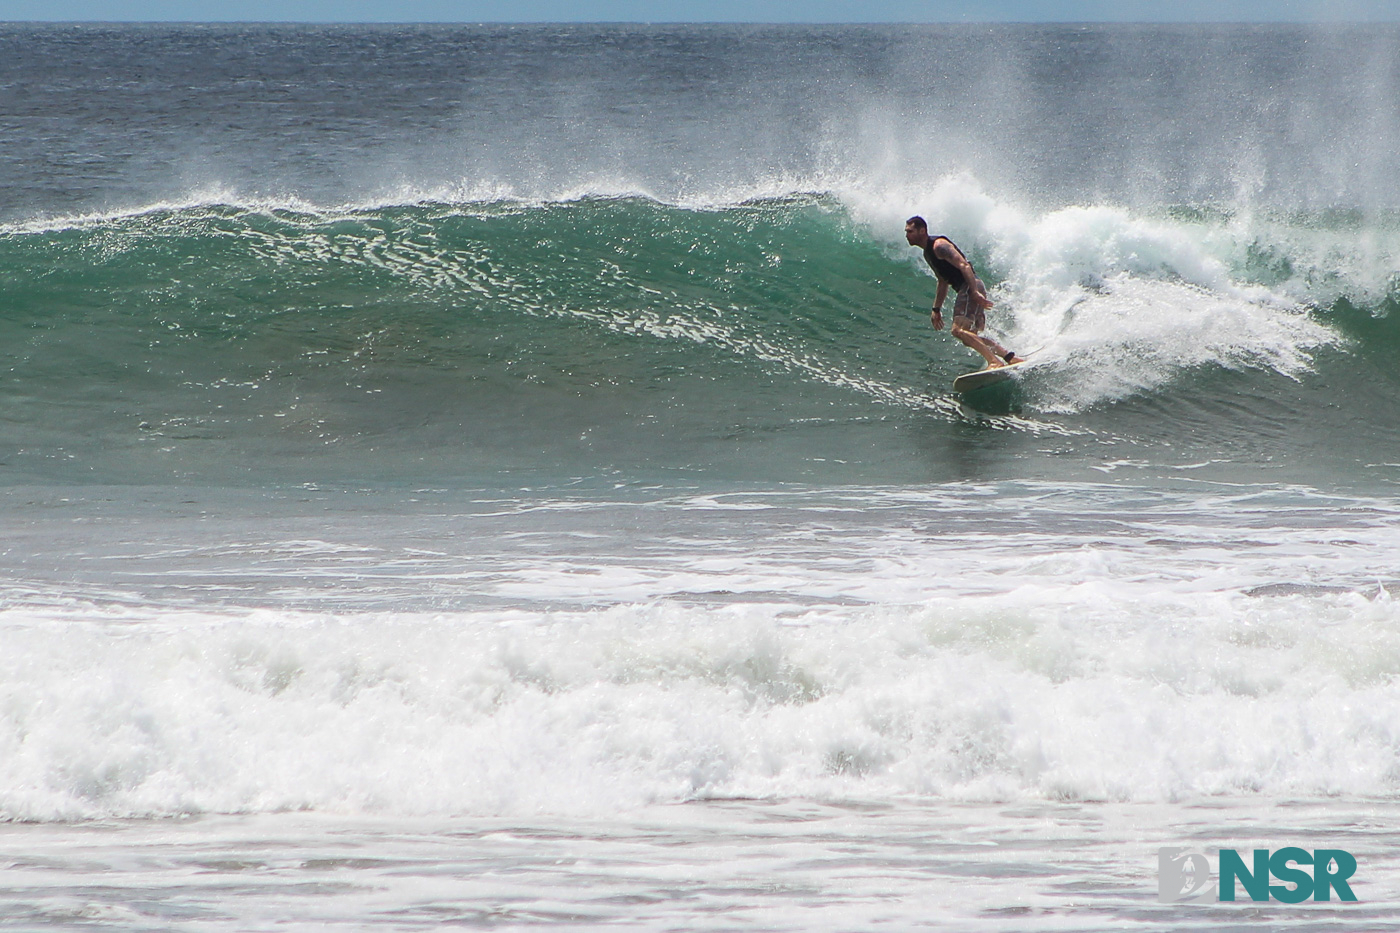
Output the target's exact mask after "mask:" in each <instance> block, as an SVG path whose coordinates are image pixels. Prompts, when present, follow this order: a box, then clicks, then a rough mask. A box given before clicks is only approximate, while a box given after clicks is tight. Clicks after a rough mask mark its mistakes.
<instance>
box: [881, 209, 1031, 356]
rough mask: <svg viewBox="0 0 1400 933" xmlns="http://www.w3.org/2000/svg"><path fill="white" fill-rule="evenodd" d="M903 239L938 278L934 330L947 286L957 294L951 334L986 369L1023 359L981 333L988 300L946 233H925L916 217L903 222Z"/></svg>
mask: <svg viewBox="0 0 1400 933" xmlns="http://www.w3.org/2000/svg"><path fill="white" fill-rule="evenodd" d="M904 238H905V239H906V240H908V241H909V245H910V246H917V247H919V248H920V249H922V250H923V251H924V259H925V261H927V262H928V264H929V267H930V268H931V269H933V274H934V275H936V276H937V277H938V294H937V295H936V296H935V297H934V299H933V317H932V321H933V327H934V329H935V330H942V329H943V299H944V298H946V297H947V296H948V286H949V285H951V286H953V291H955V292H957V294H958V297H957V299H956V300H955V301H954V302H953V330H952V333H953V336H954V337H956V338H958V339H959V340H961V341H962V342H963V343H964V344H965V345H966V346H968V347H971V348H972V349H973V350H976V351H977V352H978V353H980V354H982V358H983V359H985V360H986V361H987V368H988V369H995V368H997V367H999V366H1005V365H1006V364H1007V363H1022V362H1025V361H1024V360H1022V359H1021V358H1020V357H1019V356H1017V355H1016V354H1015V353H1013V352H1012V351H1010V350H1008V349H1006V348H1005V347H1003V346H1002V345H1001V344H999V343H997V342H996V341H995V340H993V339H991V338H990V337H983V336H981V330H982V328H984V327H986V326H987V314H986V309H987V308H990V307H991V306H992V302H991V300H990V299H988V298H987V289H986V288H985V287H984V286H983V285H982V280H981V279H979V278H978V277H977V273H976V272H974V271H972V263H970V262H968V261H967V257H966V256H964V255H963V252H962V250H960V249H958V248H957V247H956V246H954V245H953V241H952V240H950V239H948V238H947V237H946V236H929V235H928V222H927V221H925V220H924V219H923V218H922V217H918V216H914V217H910V218H909V219H908V220H907V221H905V222H904Z"/></svg>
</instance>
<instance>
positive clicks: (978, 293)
mask: <svg viewBox="0 0 1400 933" xmlns="http://www.w3.org/2000/svg"><path fill="white" fill-rule="evenodd" d="M945 243H947V241H946V240H944V241H943V242H940V243H939V244H938V245H936V246H935V247H934V251H935V252H937V253H938V255H939V256H940V257H942V258H943V259H945V260H947V261H948V262H950V263H952V264H953V265H954V266H956V267H957V270H958V271H959V272H961V273H962V275H963V281H964V282H966V283H967V287H968V288H969V289H971V291H972V297H973V298H974V299H976V300H977V301H980V302H981V303H982V307H984V308H990V307H991V306H992V300H991V299H990V298H988V297H987V290H986V288H985V287H984V286H983V285H982V280H981V279H979V278H978V277H977V273H976V272H974V271H972V263H970V262H968V261H967V257H966V256H964V255H963V254H962V253H960V252H958V251H957V250H956V249H953V247H952V245H951V244H948V245H944V244H945ZM939 304H940V305H941V304H943V302H942V301H940V302H939Z"/></svg>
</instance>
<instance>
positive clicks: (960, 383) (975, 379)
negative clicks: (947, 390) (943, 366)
mask: <svg viewBox="0 0 1400 933" xmlns="http://www.w3.org/2000/svg"><path fill="white" fill-rule="evenodd" d="M1025 365H1026V360H1022V361H1021V362H1019V363H1009V364H1007V365H1006V366H998V367H997V368H996V369H979V370H977V371H976V372H971V373H963V374H962V375H961V376H959V377H958V378H956V379H954V380H953V391H954V392H971V391H972V390H974V389H984V388H986V387H987V386H993V385H996V384H997V383H999V382H1005V381H1007V380H1008V379H1015V378H1017V377H1018V376H1020V375H1021V368H1022V367H1024V366H1025Z"/></svg>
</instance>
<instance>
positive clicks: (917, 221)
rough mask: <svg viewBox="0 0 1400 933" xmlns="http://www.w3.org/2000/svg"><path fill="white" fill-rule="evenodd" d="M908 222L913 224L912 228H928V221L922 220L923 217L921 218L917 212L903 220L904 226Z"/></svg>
mask: <svg viewBox="0 0 1400 933" xmlns="http://www.w3.org/2000/svg"><path fill="white" fill-rule="evenodd" d="M910 224H913V225H914V229H915V230H927V229H928V221H926V220H924V219H923V218H922V217H920V216H919V215H918V214H915V215H914V216H913V217H910V218H909V219H908V220H906V221H905V222H904V226H906V227H907V226H909V225H910Z"/></svg>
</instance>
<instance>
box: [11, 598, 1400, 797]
mask: <svg viewBox="0 0 1400 933" xmlns="http://www.w3.org/2000/svg"><path fill="white" fill-rule="evenodd" d="M1140 595H1142V596H1144V597H1145V596H1146V594H1145V593H1144V594H1140ZM1101 596H1102V594H1098V593H1097V591H1096V589H1095V588H1094V587H1093V586H1086V587H1085V588H1082V589H1081V590H1079V591H1074V590H1068V591H1067V590H1066V589H1064V588H1063V587H1052V588H1051V590H1049V591H1046V592H1044V593H1038V592H1037V591H1036V590H1035V588H1034V587H1033V586H1030V585H1029V584H1027V586H1023V587H1022V588H1021V589H1020V590H1019V591H1018V592H1017V593H1016V595H1015V596H1014V597H1012V596H1008V595H1007V594H997V595H995V596H988V597H985V598H964V599H948V598H944V599H936V600H934V601H932V602H931V603H929V604H928V605H925V606H921V607H910V608H886V609H868V610H851V609H846V610H833V609H831V608H822V609H815V610H808V611H806V612H796V613H795V612H794V611H793V610H792V608H791V607H788V608H784V609H782V610H779V611H775V610H774V608H772V607H764V606H762V605H748V606H738V607H732V608H729V609H706V610H701V609H690V608H685V607H682V606H670V607H668V606H665V605H652V606H618V607H616V608H613V609H610V610H606V611H603V612H601V613H590V614H583V615H579V614H571V613H554V614H545V615H533V614H531V613H522V612H519V611H515V612H509V613H505V614H489V613H488V614H475V615H473V614H467V615H462V614H447V615H443V614H434V615H428V616H421V617H415V616H412V615H409V614H368V615H365V614H342V615H325V614H297V613H290V614H289V613H280V612H268V611H258V612H252V613H248V612H232V613H218V612H210V611H204V612H194V611H171V610H163V611H162V610H152V609H144V610H136V609H126V610H121V611H117V612H115V613H113V612H111V611H102V610H99V609H86V610H84V609H79V608H75V609H73V610H69V611H67V612H64V613H62V614H61V615H62V616H63V618H62V619H55V618H53V617H52V616H51V614H50V616H49V617H47V618H44V619H42V620H41V621H39V622H35V621H32V620H30V619H28V618H26V613H25V612H24V611H23V610H15V609H11V610H9V611H6V612H5V613H4V614H3V619H0V624H2V625H3V626H4V627H5V631H6V642H7V644H8V645H9V646H10V648H11V650H10V651H8V652H6V654H5V656H4V658H0V669H3V672H4V677H3V679H0V682H3V684H4V686H3V688H0V819H6V820H22V821H34V820H38V821H45V820H82V819H110V818H131V817H143V818H144V817H168V816H176V815H186V814H198V813H213V812H217V813H256V812H275V811H286V810H313V811H321V812H334V813H354V814H365V813H368V814H378V813H384V814H398V815H403V814H430V815H474V816H480V815H519V814H527V813H541V812H544V813H585V814H605V813H618V812H625V811H627V810H630V809H633V808H636V807H641V806H645V805H649V804H655V803H674V802H681V801H686V800H695V799H724V798H735V797H737V798H754V797H775V798H784V797H793V796H798V797H805V798H811V799H832V800H837V799H849V798H852V797H855V798H865V797H871V798H888V797H891V796H908V795H915V796H935V797H940V798H944V799H955V800H956V799H961V800H984V801H985V800H992V801H1015V800H1046V799H1048V800H1122V801H1127V800H1132V801H1143V800H1180V799H1192V798H1200V797H1205V796H1215V795H1224V796H1240V795H1253V794H1266V795H1270V796H1280V795H1288V796H1319V795H1329V794H1337V793H1344V794H1351V795H1362V796H1366V795H1386V794H1390V793H1393V792H1394V788H1395V783H1396V780H1397V775H1396V770H1395V758H1396V753H1397V749H1400V735H1398V734H1397V732H1396V729H1395V727H1394V723H1395V721H1396V718H1397V715H1400V709H1397V708H1396V706H1397V697H1396V694H1395V691H1394V689H1393V687H1392V686H1391V681H1392V680H1393V678H1394V674H1395V672H1396V670H1397V669H1400V667H1398V666H1400V645H1398V644H1397V643H1396V640H1395V638H1394V634H1393V633H1394V631H1395V629H1396V621H1397V620H1396V614H1395V609H1394V606H1393V604H1391V603H1390V602H1389V601H1388V600H1386V599H1375V598H1368V597H1367V596H1366V595H1364V594H1359V593H1358V594H1351V593H1342V594H1331V593H1328V594H1323V595H1287V596H1276V597H1248V596H1243V595H1233V596H1232V595H1226V594H1199V595H1196V596H1190V595H1186V594H1180V593H1159V594H1156V595H1153V596H1151V597H1150V598H1147V599H1146V602H1145V603H1140V604H1138V606H1137V608H1136V609H1135V610H1133V612H1132V617H1131V618H1125V617H1124V612H1125V608H1124V604H1123V603H1120V602H1118V601H1116V600H1111V599H1104V598H1101ZM1154 617H1155V618H1154ZM1358 645H1365V646H1366V649H1365V651H1360V650H1358V648H1357V646H1358Z"/></svg>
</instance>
